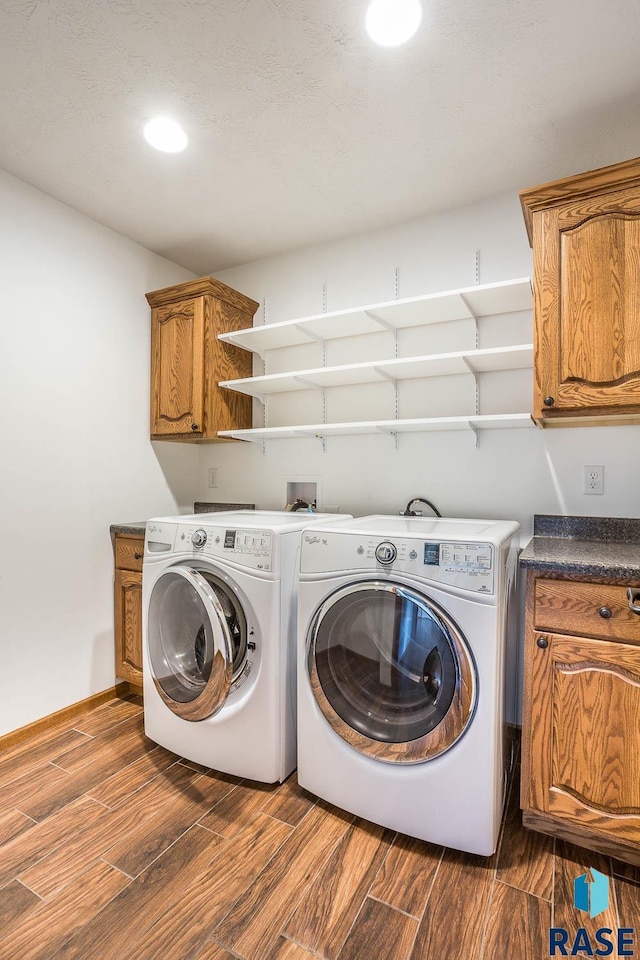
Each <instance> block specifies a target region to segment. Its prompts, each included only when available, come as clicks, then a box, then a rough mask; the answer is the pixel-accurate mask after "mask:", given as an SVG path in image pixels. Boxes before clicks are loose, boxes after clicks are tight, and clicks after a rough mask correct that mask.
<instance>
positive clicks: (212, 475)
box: [209, 467, 218, 490]
mask: <svg viewBox="0 0 640 960" xmlns="http://www.w3.org/2000/svg"><path fill="white" fill-rule="evenodd" d="M217 486H218V468H217V467H209V488H210V489H211V490H213V489H215V488H216V487H217Z"/></svg>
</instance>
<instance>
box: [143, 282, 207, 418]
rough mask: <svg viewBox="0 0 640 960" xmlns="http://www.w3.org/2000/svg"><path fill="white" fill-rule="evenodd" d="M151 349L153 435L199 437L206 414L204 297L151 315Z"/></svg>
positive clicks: (172, 305) (162, 308) (185, 301)
mask: <svg viewBox="0 0 640 960" xmlns="http://www.w3.org/2000/svg"><path fill="white" fill-rule="evenodd" d="M151 349H152V355H153V359H152V388H151V389H152V394H151V433H152V434H154V435H156V436H163V435H173V434H181V433H182V434H191V433H192V434H193V435H195V436H197V435H198V434H199V433H201V432H202V428H203V424H202V420H203V412H204V392H203V389H204V378H203V366H204V310H203V301H202V298H201V297H199V298H195V299H193V300H181V301H178V302H177V303H172V304H169V305H168V306H166V307H157V308H156V309H155V310H154V311H153V312H152V324H151ZM194 427H195V428H196V429H194Z"/></svg>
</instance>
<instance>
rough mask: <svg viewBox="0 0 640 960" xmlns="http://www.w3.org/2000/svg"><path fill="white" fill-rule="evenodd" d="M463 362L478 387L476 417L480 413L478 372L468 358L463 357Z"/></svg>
mask: <svg viewBox="0 0 640 960" xmlns="http://www.w3.org/2000/svg"><path fill="white" fill-rule="evenodd" d="M462 361H463V363H464V365H465V367H466V368H467V370H468V371H469V373H470V374H471V376H472V377H473V380H474V383H475V385H476V416H478V414H479V413H480V384H479V382H478V371H477V370H476V368H475V367H474V366H473V364H472V363H471V361H470V360H469V358H468V357H463V358H462ZM476 446H477V444H476Z"/></svg>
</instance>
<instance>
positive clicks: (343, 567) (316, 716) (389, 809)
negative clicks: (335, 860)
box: [298, 516, 518, 856]
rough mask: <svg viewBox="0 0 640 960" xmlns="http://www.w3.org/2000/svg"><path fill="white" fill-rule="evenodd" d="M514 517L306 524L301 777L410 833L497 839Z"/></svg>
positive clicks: (449, 842)
mask: <svg viewBox="0 0 640 960" xmlns="http://www.w3.org/2000/svg"><path fill="white" fill-rule="evenodd" d="M517 530H518V524H517V523H514V522H508V521H495V522H493V521H486V520H477V521H475V520H455V519H454V520H450V519H431V518H429V519H427V518H422V517H406V518H405V517H386V516H377V517H365V518H361V519H358V520H354V521H347V522H344V523H342V524H340V525H339V526H336V527H335V528H334V529H331V528H329V527H326V528H324V527H323V526H317V527H313V528H310V529H308V530H306V531H305V532H304V533H303V537H302V552H301V573H300V583H299V593H298V624H299V628H298V782H299V783H300V785H301V786H303V787H305V788H306V789H307V790H310V791H312V792H313V793H315V794H317V795H318V796H320V797H323V798H324V799H326V800H329V801H330V802H331V803H333V804H335V805H336V806H338V807H342V808H343V809H344V810H347V811H350V812H351V813H355V814H357V815H359V816H361V817H365V818H366V819H368V820H371V821H373V822H375V823H378V824H381V825H383V826H385V827H390V828H392V829H394V830H398V831H401V832H402V833H405V834H408V835H410V836H413V837H418V838H419V839H422V840H427V841H431V842H433V843H437V844H443V845H445V846H448V847H454V848H456V849H460V850H465V851H468V852H471V853H477V854H482V855H485V856H488V855H490V854H491V853H493V852H494V850H495V848H496V844H497V839H498V833H499V828H500V820H501V814H502V808H503V799H504V785H505V749H504V699H505V676H504V674H505V660H506V643H507V622H508V616H507V614H508V607H509V598H510V595H511V594H512V592H513V584H514V578H515V571H516V557H517V549H516V545H515V541H514V535H515V534H516V532H517Z"/></svg>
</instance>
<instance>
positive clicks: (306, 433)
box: [293, 430, 327, 453]
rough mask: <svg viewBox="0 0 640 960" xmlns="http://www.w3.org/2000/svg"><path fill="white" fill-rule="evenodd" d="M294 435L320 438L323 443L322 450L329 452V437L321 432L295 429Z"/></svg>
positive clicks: (312, 438)
mask: <svg viewBox="0 0 640 960" xmlns="http://www.w3.org/2000/svg"><path fill="white" fill-rule="evenodd" d="M293 436H294V437H304V438H305V439H307V440H308V439H311V440H319V441H320V443H321V444H322V452H323V453H326V452H327V438H326V437H323V436H322V434H320V433H314V432H313V430H294V431H293Z"/></svg>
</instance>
